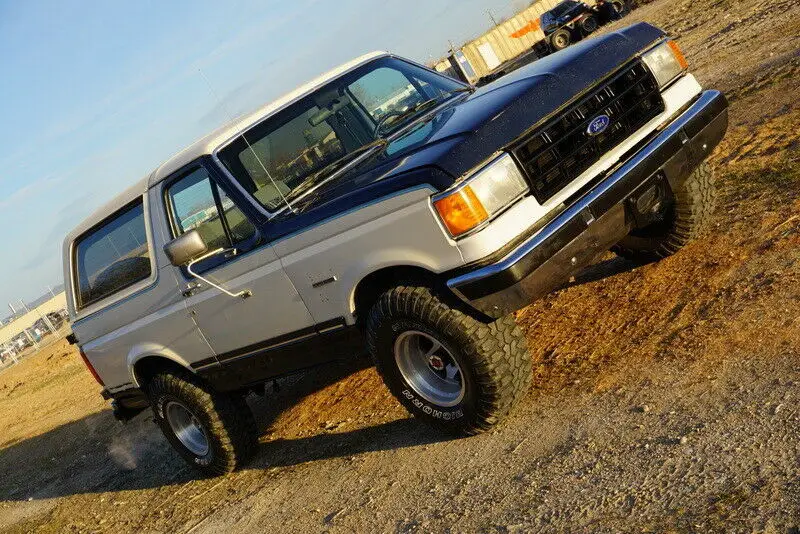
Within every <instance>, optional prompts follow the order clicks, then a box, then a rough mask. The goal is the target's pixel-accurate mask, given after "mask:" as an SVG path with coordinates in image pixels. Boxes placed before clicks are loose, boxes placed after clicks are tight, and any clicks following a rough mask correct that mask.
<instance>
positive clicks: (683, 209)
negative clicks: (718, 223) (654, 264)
mask: <svg viewBox="0 0 800 534" xmlns="http://www.w3.org/2000/svg"><path fill="white" fill-rule="evenodd" d="M673 195H674V197H675V199H674V203H673V204H672V205H671V206H670V207H669V208H668V209H667V212H666V213H665V214H664V217H663V219H662V220H661V221H658V222H655V223H653V224H650V225H648V226H645V227H644V228H637V229H635V230H633V231H631V233H630V234H629V235H628V236H626V237H625V238H623V239H622V241H620V242H619V243H617V244H616V245H614V247H612V249H611V250H613V251H614V252H615V253H616V254H617V255H619V256H622V257H624V258H627V259H629V260H632V261H636V262H641V263H646V262H650V261H656V260H659V259H661V258H665V257H667V256H670V255H672V254H674V253H675V252H677V251H678V250H680V249H681V248H682V247H683V246H684V245H686V244H687V243H688V242H689V241H691V240H693V239H695V238H697V237H699V236H701V235H703V233H705V232H706V231H707V230H708V228H709V226H710V225H711V216H712V214H713V213H714V208H715V207H716V205H717V189H716V185H715V184H714V173H713V170H712V168H711V166H710V165H709V164H708V163H702V164H701V165H700V166H699V167H698V168H697V169H695V171H694V172H693V173H692V174H691V175H690V176H689V177H688V178H687V179H686V181H685V182H684V183H683V184H682V185H681V186H680V187H678V188H676V189H675V190H674V191H673Z"/></svg>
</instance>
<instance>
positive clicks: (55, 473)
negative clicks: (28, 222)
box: [0, 358, 447, 502]
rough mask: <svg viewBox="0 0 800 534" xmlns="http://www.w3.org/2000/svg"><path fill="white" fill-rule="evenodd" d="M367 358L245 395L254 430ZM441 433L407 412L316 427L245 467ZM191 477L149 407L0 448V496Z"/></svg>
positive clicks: (99, 489)
mask: <svg viewBox="0 0 800 534" xmlns="http://www.w3.org/2000/svg"><path fill="white" fill-rule="evenodd" d="M369 365H370V362H369V361H368V360H367V359H366V358H358V359H354V360H351V361H347V362H342V363H336V364H331V365H327V366H321V367H318V368H315V369H312V370H309V371H307V372H305V373H303V374H302V375H298V376H295V377H289V378H286V379H281V380H280V381H279V385H281V388H280V391H278V392H275V391H272V387H271V386H268V388H267V390H268V392H267V393H265V396H264V398H263V399H258V398H256V399H255V400H254V401H253V402H251V405H252V406H253V409H254V414H255V416H256V421H257V423H258V425H259V429H260V431H261V432H262V433H264V432H266V431H267V430H268V429H269V428H270V426H271V425H272V423H273V422H274V421H275V420H276V419H277V418H278V416H280V414H281V413H282V412H284V411H285V410H286V409H288V408H290V407H291V406H293V405H294V404H296V403H298V402H300V401H301V400H302V399H303V398H305V397H306V396H308V395H310V394H312V393H314V392H316V391H319V390H321V389H323V388H325V387H327V386H329V385H331V384H335V383H336V382H338V381H340V380H343V379H345V378H347V377H348V376H350V375H352V374H354V373H356V372H358V371H361V370H363V369H365V368H367V367H368V366H369ZM443 439H447V438H446V437H444V436H442V435H441V434H439V433H436V432H435V431H433V430H431V429H429V428H428V427H426V426H425V425H423V424H421V423H420V422H419V421H415V420H413V419H404V420H399V421H393V422H389V423H385V424H380V425H376V426H372V427H368V428H360V429H357V430H353V431H350V432H336V433H329V432H325V431H324V430H322V429H320V430H319V433H318V434H316V435H311V436H304V437H301V438H297V439H275V440H273V441H269V442H267V443H263V444H262V445H261V446H260V450H259V453H258V454H257V456H256V457H255V458H254V460H253V461H252V462H251V463H250V465H248V466H247V469H265V468H270V467H281V466H291V465H296V464H300V463H304V462H309V461H316V460H323V459H327V458H336V457H340V456H353V455H356V454H359V453H362V452H369V451H379V450H389V449H397V448H403V447H410V446H414V445H419V444H426V443H432V442H435V441H440V440H443ZM196 478H198V475H197V474H196V472H194V471H193V470H192V469H191V468H190V467H188V466H186V465H185V464H184V463H183V461H182V460H181V459H180V458H179V457H178V455H177V454H176V453H175V452H174V451H173V450H172V449H171V448H170V446H169V445H168V443H167V442H166V440H165V439H164V437H163V436H162V435H161V432H160V431H159V430H158V429H157V428H156V426H155V425H154V424H153V423H152V417H151V416H150V414H149V411H147V412H145V413H143V414H142V415H139V416H137V417H136V418H135V419H134V420H133V421H131V422H129V423H128V424H126V425H124V426H123V425H120V424H119V423H118V422H116V421H115V420H114V418H113V416H112V414H111V411H110V410H104V411H101V412H97V413H93V414H90V415H87V416H85V417H83V418H81V419H79V420H77V421H73V422H71V423H67V424H64V425H62V426H59V427H56V428H54V429H52V430H50V431H48V432H45V433H44V434H41V435H39V436H35V437H32V438H30V439H26V440H21V441H18V442H16V443H9V444H6V445H4V446H3V448H2V449H0V502H2V501H27V500H31V499H33V500H38V499H46V498H54V497H66V496H70V495H80V494H96V493H103V492H113V491H125V490H139V489H151V488H161V487H167V486H171V485H179V484H183V483H185V482H188V481H190V480H192V479H196Z"/></svg>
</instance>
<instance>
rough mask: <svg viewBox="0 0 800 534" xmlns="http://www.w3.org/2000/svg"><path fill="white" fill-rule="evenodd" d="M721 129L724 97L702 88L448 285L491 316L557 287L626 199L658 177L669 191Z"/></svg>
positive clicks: (593, 253)
mask: <svg viewBox="0 0 800 534" xmlns="http://www.w3.org/2000/svg"><path fill="white" fill-rule="evenodd" d="M727 128H728V103H727V100H726V99H725V96H724V95H723V94H722V93H720V92H719V91H705V92H703V93H702V94H701V95H700V96H699V97H698V98H697V100H695V102H694V103H692V104H691V105H690V106H689V108H688V109H686V110H685V111H684V112H683V113H682V114H681V115H680V116H678V117H677V118H676V119H674V120H673V121H672V122H671V123H670V124H669V125H667V126H666V128H664V129H663V130H662V131H661V132H660V133H658V134H657V135H656V136H655V137H654V138H653V139H652V140H650V141H649V142H648V143H647V144H646V145H645V146H644V147H642V148H641V150H639V151H638V152H637V153H636V154H634V155H633V156H631V157H630V158H628V160H626V161H625V162H623V163H621V164H620V165H619V166H617V168H616V169H614V170H612V171H610V172H609V173H608V174H607V176H606V177H605V178H604V179H603V180H602V181H601V182H599V183H598V184H597V185H596V186H594V187H593V188H592V189H591V190H589V191H588V192H586V193H585V194H584V195H583V196H582V197H581V198H579V199H578V200H576V201H575V202H573V203H572V204H571V205H570V206H569V207H568V208H567V209H565V210H564V211H563V212H561V213H560V214H559V215H558V216H556V217H555V218H554V219H553V220H552V221H550V222H549V223H548V224H547V225H545V226H544V227H543V228H541V229H540V230H538V231H537V232H536V233H534V234H533V235H531V236H530V237H529V238H527V239H526V240H525V241H524V242H522V243H521V244H520V245H518V246H517V247H515V248H514V249H513V250H511V251H510V252H508V253H507V254H505V255H504V256H503V257H501V258H498V259H497V260H495V261H491V262H489V263H487V262H486V261H485V260H484V261H482V262H478V264H479V265H477V266H474V267H473V268H470V266H467V267H466V268H464V269H461V270H459V271H458V272H456V273H454V274H453V275H452V276H451V277H449V279H448V280H447V286H448V287H449V288H450V289H451V290H452V291H453V292H454V293H455V294H456V295H458V296H459V297H460V298H461V299H462V300H464V301H465V302H467V303H468V304H470V305H471V306H473V307H474V308H476V309H478V310H480V311H481V312H483V313H485V314H487V315H488V316H490V317H495V318H498V317H502V316H504V315H506V314H508V313H511V312H513V311H515V310H518V309H520V308H522V307H524V306H526V305H528V304H529V303H530V302H531V301H533V300H534V299H536V298H538V297H541V296H543V295H545V294H547V293H549V292H550V291H552V290H553V289H556V288H558V287H559V286H561V285H562V284H563V283H564V282H566V281H567V280H568V279H569V278H570V277H571V276H573V275H574V274H576V273H577V272H578V271H580V270H581V269H583V268H584V267H585V266H586V265H588V264H590V263H591V262H592V261H593V260H594V259H595V258H596V257H597V256H598V255H599V254H601V253H603V252H605V251H606V250H608V249H609V248H610V247H611V246H612V245H614V244H616V243H617V242H619V240H620V239H622V238H623V237H625V235H627V233H628V232H629V231H630V230H631V228H632V226H633V221H632V219H631V217H630V215H629V213H627V210H626V206H625V205H626V201H627V200H628V199H635V198H636V197H637V195H639V194H642V192H644V191H645V190H646V189H649V188H650V187H651V184H653V183H655V182H657V181H663V180H664V179H666V180H667V182H668V183H669V184H670V186H671V187H672V188H673V189H675V187H676V186H678V185H680V184H681V183H682V181H683V180H685V179H686V178H687V177H688V176H689V175H690V174H691V173H692V171H694V169H695V168H697V166H698V165H700V163H702V161H703V160H704V159H705V158H706V157H708V155H709V154H710V153H711V150H713V148H714V147H715V146H716V145H717V144H719V142H720V141H721V140H722V138H723V136H724V135H725V131H726V130H727Z"/></svg>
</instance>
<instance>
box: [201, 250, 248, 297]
mask: <svg viewBox="0 0 800 534" xmlns="http://www.w3.org/2000/svg"><path fill="white" fill-rule="evenodd" d="M225 250H226V249H224V248H222V247H220V248H218V249H216V250H212V251H211V252H207V253H205V254H203V255H202V256H200V257H197V258H195V259H193V260H192V261H190V262H189V263H187V264H186V270H187V271H189V274H191V275H192V276H194V277H195V278H197V279H198V280H200V281H203V282H205V283H206V284H208V285H210V286H211V287H214V288H217V289H219V290H220V291H222V292H223V293H225V294H226V295H230V296H231V297H234V298H243V299H246V298H248V297H252V296H253V293H251V292H250V290H249V289H244V290H242V291H239V292H238V293H231V292H230V291H228V290H227V289H225V288H224V287H222V286H220V285H218V284H215V283H214V282H212V281H211V280H209V279H208V278H204V277H203V276H201V275H199V274H197V273H196V272H194V271H193V270H192V265H194V264H196V263H198V262H201V261H203V260H205V259H207V258H210V257H211V256H216V255H217V254H221V253H223V252H225ZM234 250H235V249H234Z"/></svg>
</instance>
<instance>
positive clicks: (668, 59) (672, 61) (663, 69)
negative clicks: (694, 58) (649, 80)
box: [642, 40, 689, 87]
mask: <svg viewBox="0 0 800 534" xmlns="http://www.w3.org/2000/svg"><path fill="white" fill-rule="evenodd" d="M642 60H644V62H645V64H646V65H647V66H648V67H649V68H650V72H652V73H653V76H655V77H656V81H658V86H659V87H664V86H665V85H667V84H668V83H669V82H671V81H672V80H674V79H675V78H677V77H678V76H679V75H680V74H681V73H682V72H683V71H684V70H686V68H687V67H688V66H689V64H688V63H687V62H686V58H685V57H684V56H683V52H681V49H680V47H678V43H676V42H675V41H671V40H666V41H664V42H663V43H661V44H660V45H658V46H656V47H654V48H653V49H651V50H648V51H647V52H645V54H644V55H643V56H642Z"/></svg>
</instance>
